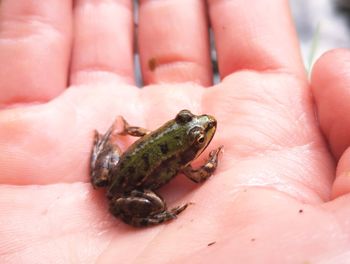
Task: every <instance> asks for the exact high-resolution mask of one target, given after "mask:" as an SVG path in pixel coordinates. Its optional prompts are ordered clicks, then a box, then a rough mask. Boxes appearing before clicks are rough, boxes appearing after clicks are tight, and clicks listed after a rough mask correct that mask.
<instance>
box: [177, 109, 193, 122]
mask: <svg viewBox="0 0 350 264" xmlns="http://www.w3.org/2000/svg"><path fill="white" fill-rule="evenodd" d="M192 118H193V114H192V113H191V112H190V111H189V110H181V111H180V112H179V113H178V114H177V115H176V117H175V121H176V122H177V123H179V124H186V123H188V122H190V121H191V120H192Z"/></svg>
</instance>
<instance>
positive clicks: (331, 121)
mask: <svg viewBox="0 0 350 264" xmlns="http://www.w3.org/2000/svg"><path fill="white" fill-rule="evenodd" d="M311 86H312V91H313V93H314V97H315V101H316V105H317V113H318V118H319V122H320V126H321V128H322V131H323V133H324V134H325V136H326V138H327V140H328V142H329V145H330V148H331V150H332V152H333V154H334V155H335V157H336V158H339V157H340V156H341V155H342V153H343V152H344V151H345V149H346V148H348V147H349V145H350V137H349V132H350V115H349V113H350V105H349V102H350V90H349V87H350V52H349V51H348V50H340V49H339V50H333V51H331V52H328V53H326V54H324V55H323V56H322V57H321V58H320V59H319V60H318V61H317V62H316V64H315V66H314V69H313V72H312V77H311Z"/></svg>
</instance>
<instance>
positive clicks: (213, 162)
mask: <svg viewBox="0 0 350 264" xmlns="http://www.w3.org/2000/svg"><path fill="white" fill-rule="evenodd" d="M222 148H223V146H220V147H218V148H217V149H214V150H212V151H211V152H210V153H209V159H208V161H207V162H206V163H205V164H204V165H203V166H202V167H200V168H199V169H193V168H192V166H191V165H187V166H186V167H185V168H183V169H182V172H183V173H184V174H185V175H186V176H187V177H188V178H189V179H191V180H192V181H194V182H196V183H201V182H203V181H205V180H206V179H208V178H209V177H210V176H211V175H212V174H213V173H214V171H215V170H216V167H217V166H218V157H219V154H220V152H221V150H222Z"/></svg>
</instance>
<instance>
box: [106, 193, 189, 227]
mask: <svg viewBox="0 0 350 264" xmlns="http://www.w3.org/2000/svg"><path fill="white" fill-rule="evenodd" d="M187 206H188V204H185V205H183V206H178V207H175V208H173V209H171V210H170V211H168V210H167V209H166V204H165V202H164V200H163V199H162V198H161V197H160V196H158V195H157V194H156V193H154V192H152V191H151V190H143V191H138V190H135V191H132V192H131V193H130V194H129V195H123V196H122V197H116V198H114V199H113V198H112V199H111V201H110V207H109V210H110V212H111V213H112V214H113V215H114V216H117V217H119V218H121V219H122V220H123V221H124V222H125V223H126V224H129V225H132V226H136V227H145V226H151V225H157V224H160V223H163V222H165V221H168V220H171V219H174V218H176V216H177V215H178V214H179V213H181V212H182V211H183V210H185V209H186V207H187Z"/></svg>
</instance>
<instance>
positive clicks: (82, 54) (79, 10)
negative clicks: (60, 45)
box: [70, 0, 134, 84]
mask: <svg viewBox="0 0 350 264" xmlns="http://www.w3.org/2000/svg"><path fill="white" fill-rule="evenodd" d="M74 25H75V38H74V46H73V54H72V57H73V58H72V66H71V77H70V82H71V83H72V84H84V83H90V82H95V81H101V80H109V79H113V80H117V81H120V82H126V83H133V82H134V77H133V11H132V1H131V0H113V1H109V0H102V1H90V0H77V1H76V3H75V6H74Z"/></svg>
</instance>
